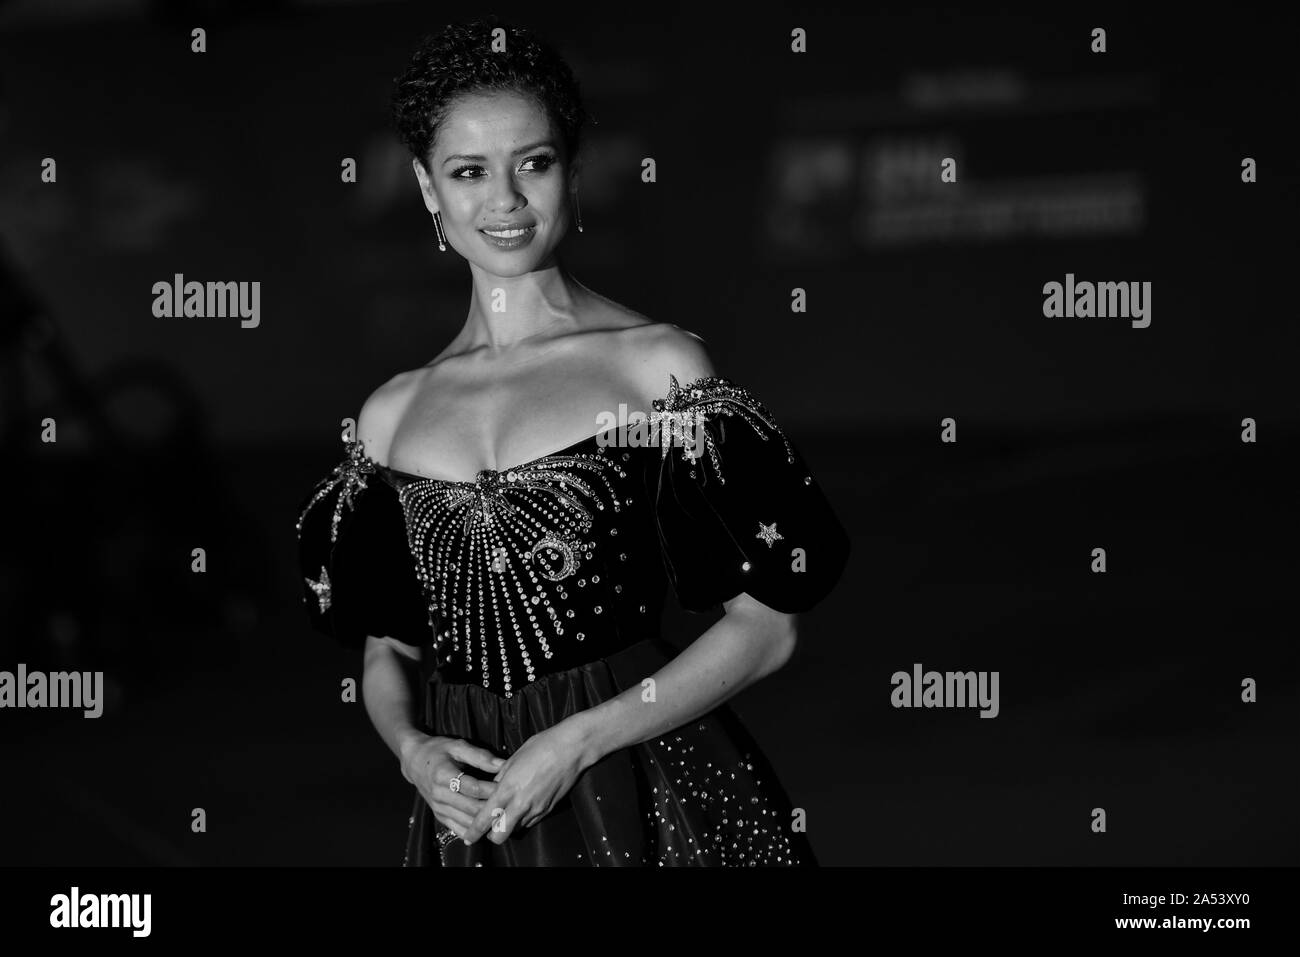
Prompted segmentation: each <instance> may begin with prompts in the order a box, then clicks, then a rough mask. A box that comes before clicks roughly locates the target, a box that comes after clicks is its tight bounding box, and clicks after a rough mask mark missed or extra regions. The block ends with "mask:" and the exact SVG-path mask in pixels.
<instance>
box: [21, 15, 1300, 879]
mask: <svg viewBox="0 0 1300 957" xmlns="http://www.w3.org/2000/svg"><path fill="white" fill-rule="evenodd" d="M857 7H858V5H853V6H852V7H850V5H844V9H837V8H836V6H835V5H834V4H815V3H811V4H810V3H799V4H788V5H785V6H784V7H782V6H779V5H770V6H766V7H762V6H759V7H755V6H746V7H743V8H741V7H737V8H736V10H735V11H734V12H732V11H727V12H725V13H724V12H722V11H719V12H710V11H707V10H701V9H700V7H699V5H696V4H664V3H656V4H653V5H650V6H648V7H646V6H637V5H627V6H621V5H609V4H564V5H553V6H548V7H545V8H542V7H538V6H536V5H523V4H498V5H496V6H494V7H493V8H492V9H491V10H487V9H474V10H470V9H467V8H463V7H453V6H447V5H441V4H429V3H382V2H345V0H339V2H329V3H325V2H288V0H285V2H278V3H276V2H271V3H251V2H218V0H209V2H175V3H171V2H169V3H162V2H157V3H145V2H126V0H78V2H59V3H44V2H39V0H20V2H14V0H9V2H3V0H0V439H2V441H0V456H2V459H0V470H2V471H0V475H2V476H3V482H4V487H5V489H6V491H7V493H8V494H6V495H5V500H6V503H7V505H8V513H7V514H6V515H5V517H4V523H3V532H0V536H2V543H3V544H2V545H0V629H2V631H0V670H10V671H12V670H15V668H16V666H17V663H19V662H24V663H26V665H27V667H28V668H29V669H31V670H36V669H48V670H56V669H67V668H76V669H83V670H96V669H102V670H104V671H105V672H106V677H107V682H108V689H107V690H108V701H107V705H106V708H105V714H104V716H103V717H101V718H99V719H98V720H85V719H83V718H81V716H80V712H67V711H57V710H16V711H10V710H5V711H0V748H2V749H3V754H4V757H5V762H4V770H3V773H0V779H2V781H3V783H2V784H0V864H28V863H36V864H144V865H149V864H266V865H278V864H346V863H360V864H378V865H393V866H395V865H397V864H399V863H400V860H401V854H402V850H403V843H404V840H405V835H406V826H407V820H406V819H407V815H408V813H409V808H410V801H411V798H412V796H413V795H412V792H411V790H410V787H409V785H407V784H406V782H405V780H404V779H403V778H402V777H401V775H400V772H399V770H398V767H397V763H396V761H395V760H394V759H393V757H392V756H391V754H390V753H389V752H388V751H387V749H386V747H385V746H384V745H383V744H382V742H381V741H380V739H379V738H378V736H377V735H376V733H375V732H374V730H373V728H372V727H371V726H370V724H369V721H368V718H367V717H366V715H365V712H364V710H363V708H362V706H361V705H359V704H357V705H344V704H341V703H340V702H339V683H340V680H341V679H342V678H344V677H346V676H354V677H356V678H358V680H359V678H360V657H359V655H356V654H349V653H347V652H344V651H341V650H339V649H337V648H335V647H334V646H332V645H331V644H330V643H329V642H328V641H327V640H326V639H324V638H322V637H320V636H318V635H316V634H315V633H314V632H311V631H310V630H309V629H308V627H307V619H306V616H305V614H304V613H303V610H302V608H301V606H300V605H299V604H298V590H297V582H296V578H297V568H296V565H295V538H294V533H293V522H294V519H295V518H296V507H297V505H298V503H299V502H300V501H301V499H302V497H303V495H304V494H305V493H306V491H307V489H308V488H309V487H310V486H311V484H312V483H313V482H315V481H316V480H317V479H319V478H321V477H323V476H324V475H325V474H327V473H328V471H329V469H330V468H332V466H333V465H334V464H335V462H336V461H337V459H338V449H339V446H338V428H339V420H340V419H342V418H343V417H345V416H354V415H355V414H356V413H357V412H358V411H359V409H360V407H361V404H362V402H363V401H364V399H365V398H366V396H367V395H368V394H369V393H370V391H371V390H373V389H374V388H375V387H376V386H377V385H379V384H380V383H381V382H383V381H384V380H386V379H387V378H389V377H390V376H392V375H393V374H395V373H396V372H398V371H401V370H404V369H408V368H412V367H414V366H417V365H422V364H424V363H425V362H427V361H428V360H429V359H430V358H432V357H433V356H434V355H435V354H436V353H437V352H438V351H439V350H440V349H441V348H442V347H443V345H445V344H446V342H447V341H448V340H449V339H450V337H451V336H452V335H453V334H454V333H455V332H456V331H457V330H458V328H459V327H460V325H461V324H462V323H463V321H464V318H465V315H466V311H467V308H468V293H469V285H468V270H467V267H466V266H465V264H464V262H463V260H461V259H460V258H459V257H457V256H455V255H454V254H452V255H439V254H438V252H437V249H436V243H435V238H434V232H433V227H432V224H431V222H430V220H429V217H428V214H427V212H426V211H425V209H424V207H423V204H422V203H421V202H420V200H419V197H418V193H417V190H416V183H415V180H414V177H413V175H412V173H411V171H410V168H409V164H408V161H407V158H406V156H405V155H404V153H403V151H402V149H401V147H400V146H399V144H398V142H397V140H396V138H395V136H394V135H393V134H392V133H391V131H390V127H389V125H388V115H387V102H388V94H389V90H390V86H391V82H392V78H393V77H395V76H396V75H397V74H398V73H399V72H400V71H401V69H402V68H403V66H404V64H405V62H406V59H407V57H408V56H409V54H410V52H411V51H412V49H413V48H414V46H415V44H416V42H417V40H418V38H419V37H420V35H421V34H422V33H425V32H429V31H433V30H437V29H440V28H441V27H442V26H443V25H444V24H445V23H447V22H450V21H452V20H457V19H473V18H476V17H479V16H482V15H484V14H486V13H488V12H495V13H497V14H499V15H500V16H502V17H503V18H505V19H507V20H512V21H515V22H519V23H522V24H525V25H528V26H531V27H533V28H535V29H537V30H539V31H541V32H542V33H543V34H544V35H545V36H546V37H548V38H549V39H550V40H551V41H552V42H554V43H555V45H556V46H557V47H558V48H559V49H560V50H561V52H562V53H563V54H564V55H565V56H566V57H567V58H568V59H569V61H570V63H571V65H572V66H573V68H574V70H575V72H576V74H577V75H578V77H579V80H580V82H581V84H582V87H583V91H584V94H585V96H586V98H587V102H588V107H589V109H590V111H591V112H592V113H593V114H594V115H595V117H596V120H597V125H596V126H595V127H593V128H592V129H591V130H590V132H589V140H588V145H589V151H588V155H587V157H586V160H585V164H586V165H585V174H584V179H583V181H582V187H581V194H580V195H581V203H582V214H583V221H584V226H585V230H586V231H585V232H584V233H583V234H581V235H578V234H575V235H573V236H572V237H571V238H570V239H569V240H568V245H567V248H566V251H565V262H566V264H567V265H568V266H569V268H571V269H572V270H573V271H574V272H575V274H576V275H577V276H578V278H580V279H581V280H582V281H583V282H584V283H585V284H587V285H588V286H590V287H592V288H593V289H595V290H597V291H598V292H600V293H602V294H604V295H606V296H609V297H611V298H613V299H615V300H617V301H619V302H622V303H624V304H626V305H628V306H630V307H632V308H634V309H636V310H638V311H640V312H643V313H645V314H646V315H648V316H650V317H652V318H656V319H662V320H669V321H672V322H675V323H677V324H679V325H681V326H683V327H685V328H687V329H690V330H693V331H695V332H697V333H699V334H700V335H702V336H703V337H704V338H705V339H706V341H707V342H708V343H709V345H710V347H711V351H712V355H713V357H714V361H715V363H716V365H717V366H718V368H719V371H720V372H721V373H722V374H724V375H728V376H730V377H732V378H734V379H735V380H737V381H738V382H741V383H742V384H745V385H748V386H749V387H750V388H752V389H754V390H755V391H756V392H757V393H758V394H759V395H760V396H761V397H763V398H764V399H765V401H767V403H768V405H769V406H770V407H771V408H772V409H773V410H774V412H775V413H776V414H777V416H778V417H779V418H780V419H781V421H782V422H783V424H784V425H785V426H786V428H787V429H788V431H790V432H791V433H792V435H793V436H794V438H795V440H796V442H797V443H798V444H799V446H800V447H801V449H802V450H803V452H804V454H805V456H806V457H807V459H808V460H809V462H810V463H811V464H812V466H813V467H814V468H815V469H816V470H817V472H818V475H819V477H820V479H821V481H822V483H823V484H824V486H825V487H826V488H827V490H828V493H829V494H830V495H831V498H832V501H833V503H834V504H835V506H836V508H837V510H838V511H839V512H840V514H841V517H842V519H843V520H844V522H845V524H846V525H847V526H848V527H849V529H850V531H851V534H852V536H853V542H854V552H853V557H852V562H851V565H850V567H849V569H848V571H847V572H846V574H845V579H844V582H843V584H842V585H841V587H840V588H839V589H838V590H837V591H836V592H835V593H834V594H833V595H832V596H831V597H830V598H829V599H828V600H827V601H826V602H825V603H824V604H823V605H822V606H820V607H819V608H818V609H816V610H815V611H814V612H813V613H812V614H810V615H809V616H808V617H807V622H806V627H805V630H804V634H805V637H804V640H803V644H802V646H801V649H800V651H799V653H798V654H797V656H796V658H795V659H794V660H793V661H792V663H791V664H790V665H789V666H788V667H787V668H786V669H784V670H783V671H781V672H779V673H778V674H776V675H774V676H772V677H771V678H769V679H768V680H767V681H765V682H762V683H760V684H759V685H757V686H755V687H753V688H751V689H748V690H746V691H745V692H743V693H742V694H741V695H740V696H738V697H737V698H735V699H734V701H733V704H734V706H735V708H736V710H737V711H738V712H739V713H740V714H741V716H742V717H743V718H744V719H745V720H746V721H747V723H748V724H749V725H750V727H751V729H752V730H753V731H754V733H755V735H756V736H757V737H758V739H759V741H760V742H761V743H762V744H763V746H764V748H765V749H766V750H767V751H768V754H769V756H770V757H771V758H772V760H773V762H774V763H775V764H776V766H777V768H778V770H779V771H780V772H781V775H782V778H783V780H784V783H785V785H786V788H787V790H788V791H789V792H790V793H791V796H792V798H793V799H794V803H795V804H796V805H798V806H801V807H804V808H806V809H807V811H808V821H809V836H810V838H811V839H812V842H813V845H814V847H815V848H816V849H817V851H818V853H819V854H820V856H821V859H822V862H823V863H826V864H1079V865H1099V864H1173V865H1181V864H1280V863H1289V864H1294V863H1296V862H1297V859H1298V858H1300V854H1298V853H1297V851H1298V850H1300V827H1298V826H1297V824H1296V821H1295V814H1294V808H1295V798H1296V788H1295V785H1296V763H1295V757H1294V754H1295V740H1296V729H1297V721H1296V713H1297V712H1296V708H1297V705H1298V704H1300V688H1298V681H1297V679H1298V677H1300V662H1298V660H1297V659H1298V655H1297V651H1296V647H1297V645H1296V637H1297V624H1296V622H1297V615H1296V602H1295V584H1296V580H1297V573H1298V572H1300V560H1298V559H1297V554H1296V531H1297V528H1300V523H1298V522H1297V518H1298V517H1300V516H1298V514H1297V512H1298V511H1300V510H1298V509H1297V504H1296V489H1297V473H1296V463H1297V460H1298V457H1297V456H1296V454H1295V453H1296V451H1297V447H1298V445H1300V399H1298V398H1297V387H1296V374H1295V363H1296V357H1297V345H1300V334H1298V333H1297V331H1296V323H1295V309H1294V291H1293V289H1292V287H1291V286H1290V282H1291V280H1292V277H1293V274H1294V269H1295V257H1296V251H1297V244H1296V242H1295V238H1294V236H1295V232H1294V230H1295V224H1296V222H1297V219H1296V212H1297V196H1298V195H1300V190H1298V188H1297V187H1298V186H1300V184H1298V183H1297V173H1296V163H1295V156H1296V153H1295V143H1294V142H1293V140H1294V137H1293V133H1292V130H1293V127H1294V119H1293V115H1294V112H1295V108H1296V95H1295V94H1296V81H1295V73H1294V66H1293V63H1294V54H1293V53H1292V52H1291V51H1290V50H1288V49H1286V46H1287V45H1288V44H1291V43H1293V41H1294V36H1295V27H1296V23H1295V20H1294V15H1292V14H1283V13H1281V12H1280V11H1279V12H1276V13H1274V14H1273V15H1272V19H1261V18H1260V17H1258V16H1256V15H1254V14H1248V13H1246V12H1242V14H1241V16H1240V17H1239V18H1238V19H1236V20H1229V19H1227V18H1215V19H1213V20H1209V19H1204V18H1202V19H1196V20H1188V21H1186V22H1178V21H1175V20H1173V19H1172V17H1171V15H1170V14H1169V12H1168V11H1165V12H1164V13H1162V14H1161V15H1160V16H1159V17H1151V18H1144V17H1143V16H1141V15H1136V14H1134V13H1132V12H1131V11H1127V12H1125V11H1110V10H1107V9H1105V8H1103V7H1099V6H1095V5H1091V4H1090V5H1088V6H1087V7H1086V9H1081V10H1080V12H1078V13H1077V14H1075V13H1063V12H1050V13H1048V12H1043V11H1042V10H1041V9H1040V11H1039V12H1038V13H1036V14H1032V15H1031V14H1016V15H1013V14H1011V13H1008V12H1005V11H1001V10H997V11H987V12H982V13H980V12H974V11H967V12H955V11H953V10H950V9H945V8H944V7H941V6H920V5H916V4H907V5H897V6H894V5H887V6H879V5H872V6H871V7H870V12H869V13H868V12H864V11H866V9H867V8H866V7H865V6H864V7H861V8H860V9H859V8H857ZM850 10H852V12H850ZM196 26H202V27H204V28H205V29H206V30H207V34H208V37H207V42H208V52H207V53H205V54H203V55H196V54H192V53H191V52H190V30H191V29H192V28H193V27H196ZM795 27H802V28H804V29H806V30H807V32H808V50H809V52H808V53H807V54H804V55H794V54H792V53H791V52H790V49H789V48H790V31H791V30H792V29H793V28H795ZM1094 27H1104V28H1105V29H1106V31H1107V42H1108V50H1107V52H1106V53H1105V54H1094V53H1091V52H1090V50H1089V47H1090V42H1091V41H1090V32H1091V30H1092V29H1093V28H1094ZM645 156H653V157H654V158H655V159H656V161H657V163H658V177H659V178H658V182H657V183H655V184H644V183H642V182H641V180H640V160H641V158H642V157H645ZM946 156H951V157H955V158H956V159H957V161H958V172H959V182H958V183H957V184H949V185H944V184H940V183H939V182H938V181H937V177H936V175H935V173H936V170H937V169H938V163H939V160H940V159H941V158H942V157H946ZM1247 156H1249V157H1254V158H1255V160H1256V161H1257V163H1258V169H1259V182H1258V183H1256V184H1253V185H1246V184H1243V183H1242V182H1241V176H1240V170H1241V161H1242V158H1243V157H1247ZM46 157H51V158H53V159H55V160H56V161H57V163H58V179H57V182H56V183H43V182H42V181H41V175H40V174H41V164H42V161H43V159H44V158H46ZM345 157H353V158H355V159H356V160H357V163H358V173H359V181H358V182H357V183H356V184H344V183H341V182H340V175H339V174H340V163H341V162H342V160H343V158H345ZM175 273H183V274H185V276H186V278H193V279H198V280H200V281H207V280H235V281H254V280H256V281H260V282H261V284H262V287H261V288H262V299H261V311H262V317H261V324H260V325H259V326H258V327H257V328H253V329H245V328H241V327H240V324H239V322H238V320H236V319H189V320H184V319H159V318H155V317H154V316H153V314H152V303H153V294H152V291H151V290H152V286H153V284H154V283H155V282H159V281H165V282H169V281H170V280H171V278H172V276H173V275H174V274H175ZM1067 273H1073V274H1074V275H1075V277H1076V279H1078V280H1090V281H1136V282H1142V281H1150V282H1151V283H1152V284H1153V294H1152V300H1151V305H1152V321H1151V325H1150V327H1149V328H1145V329H1136V328H1132V327H1131V326H1130V323H1129V322H1128V321H1127V320H1120V319H1047V318H1044V316H1043V314H1042V300H1043V292H1042V287H1043V284H1044V283H1047V282H1051V281H1057V282H1063V281H1064V279H1065V275H1066V274H1067ZM795 287H800V288H803V289H805V290H806V291H807V296H808V310H807V312H806V313H792V312H791V310H790V292H791V290H792V289H793V288H795ZM949 416H951V417H954V418H955V419H956V421H957V430H958V438H959V441H958V443H957V444H955V445H951V444H942V443H941V442H940V441H939V431H940V421H941V420H942V419H944V418H945V417H949ZM46 417H50V418H53V419H54V420H56V422H57V426H58V442H57V444H46V443H42V442H41V441H40V431H41V428H42V421H43V420H44V419H45V418H46ZM1246 417H1250V418H1253V419H1255V420H1256V421H1257V422H1258V429H1259V441H1258V442H1257V443H1255V444H1246V443H1243V442H1241V441H1240V432H1241V423H1242V419H1243V418H1246ZM196 546H201V547H204V548H206V549H207V554H208V563H209V564H208V571H207V573H206V574H202V575H196V574H193V573H191V572H190V552H191V549H192V548H194V547H196ZM1098 546H1101V547H1105V548H1106V549H1107V552H1108V562H1109V571H1108V572H1107V573H1106V574H1105V575H1095V574H1093V573H1091V572H1090V570H1089V565H1090V561H1091V557H1090V552H1091V550H1092V549H1093V548H1094V547H1098ZM710 621H711V619H700V618H696V617H688V616H682V615H680V614H679V615H674V616H672V617H670V619H669V620H668V622H667V628H668V629H669V633H670V634H671V635H672V637H673V638H674V639H675V640H678V641H679V642H685V641H689V640H690V638H692V637H693V636H694V635H695V634H697V633H698V632H699V631H701V630H703V628H704V627H706V626H707V624H709V623H710ZM915 662H920V663H922V664H923V666H924V667H925V668H927V669H936V670H941V671H942V670H966V669H974V670H997V671H999V672H1000V675H1001V714H1000V716H999V717H998V718H997V719H995V720H982V719H980V718H979V717H978V714H977V713H976V712H975V711H973V710H972V711H961V710H895V709H893V708H892V707H891V706H890V704H889V700H890V692H891V690H892V688H891V685H890V676H891V675H892V674H893V673H894V672H895V671H898V670H904V671H910V670H911V667H912V665H913V663H915ZM1246 677H1251V678H1254V679H1256V680H1257V681H1258V683H1259V688H1260V694H1259V702H1258V703H1256V704H1252V705H1245V704H1242V703H1241V701H1240V683H1241V681H1242V680H1243V678H1246ZM195 807H203V808H205V809H206V811H207V813H208V824H209V831H208V833H206V834H198V835H196V834H192V833H191V832H190V812H191V809H192V808H195ZM1094 807H1104V808H1106V810H1107V813H1108V832H1107V833H1106V834H1104V835H1098V834H1094V833H1092V832H1091V831H1090V829H1089V824H1090V817H1089V815H1090V812H1091V810H1092V808H1094Z"/></svg>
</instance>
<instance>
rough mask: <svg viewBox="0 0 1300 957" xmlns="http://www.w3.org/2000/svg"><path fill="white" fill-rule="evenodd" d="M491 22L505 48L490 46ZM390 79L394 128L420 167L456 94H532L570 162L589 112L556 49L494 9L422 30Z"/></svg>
mask: <svg viewBox="0 0 1300 957" xmlns="http://www.w3.org/2000/svg"><path fill="white" fill-rule="evenodd" d="M498 27H499V28H501V29H503V30H504V31H505V50H504V51H502V52H500V53H494V52H493V50H492V31H493V30H495V29H497V28H498ZM394 82H395V83H396V88H395V89H394V90H393V98H392V107H393V121H394V123H395V125H396V127H397V135H398V137H400V139H401V141H402V143H403V144H404V145H405V146H406V148H407V149H409V150H410V151H411V154H412V155H413V156H414V157H415V158H416V159H417V160H419V161H420V165H421V166H423V167H424V168H425V170H428V169H429V154H430V152H431V151H432V149H433V142H434V137H435V136H436V135H437V133H438V127H439V125H440V124H441V123H442V122H443V121H444V120H445V119H446V117H447V113H448V112H449V111H450V109H451V107H452V104H453V102H454V100H455V99H456V97H458V96H461V95H464V94H469V93H478V92H490V91H511V92H516V93H520V94H522V95H525V96H530V97H532V98H534V99H535V100H537V101H538V102H539V103H540V104H541V105H542V106H543V107H544V108H545V109H546V111H547V113H548V114H549V116H550V118H551V122H552V124H553V125H554V126H555V127H556V128H557V129H558V130H559V133H560V137H561V138H562V139H563V141H564V146H565V150H566V152H567V153H568V156H569V159H570V161H572V160H573V159H575V158H576V157H577V155H578V150H579V148H580V147H581V145H582V130H583V127H584V126H585V125H586V124H587V122H588V121H589V119H590V117H589V115H588V113H587V111H586V109H585V108H584V107H583V105H582V95H581V93H580V92H579V89H578V82H577V80H575V79H574V77H573V72H572V71H571V70H570V69H569V66H568V64H567V63H565V62H564V60H563V59H561V57H560V55H559V54H558V53H556V52H555V50H553V49H552V48H551V47H550V46H548V45H547V44H546V43H544V42H543V41H542V40H541V39H539V38H538V37H537V35H536V34H534V33H533V32H532V31H531V30H528V29H527V28H524V27H515V26H511V25H509V24H507V23H503V22H501V21H500V20H499V19H498V18H497V17H496V16H495V15H494V16H491V17H489V18H487V19H483V20H475V21H473V22H470V23H453V24H449V25H448V26H447V27H446V28H445V29H444V30H443V31H442V33H439V34H436V35H430V36H426V37H424V39H422V40H421V41H420V46H419V47H418V48H417V49H416V51H415V53H414V54H413V55H412V56H411V61H410V63H409V64H408V65H407V68H406V72H404V73H403V74H402V75H401V76H400V77H397V78H396V79H395V80H394ZM591 121H592V122H594V120H591Z"/></svg>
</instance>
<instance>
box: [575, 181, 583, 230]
mask: <svg viewBox="0 0 1300 957" xmlns="http://www.w3.org/2000/svg"><path fill="white" fill-rule="evenodd" d="M573 218H574V219H576V220H577V221H578V232H582V210H580V209H579V208H578V191H577V190H576V189H575V190H574V191H573Z"/></svg>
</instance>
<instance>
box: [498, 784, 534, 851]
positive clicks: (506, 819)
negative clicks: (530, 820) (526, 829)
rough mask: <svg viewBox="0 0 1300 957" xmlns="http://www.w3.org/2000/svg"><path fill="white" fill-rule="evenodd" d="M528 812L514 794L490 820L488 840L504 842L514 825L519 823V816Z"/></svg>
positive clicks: (512, 831) (512, 830)
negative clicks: (502, 809)
mask: <svg viewBox="0 0 1300 957" xmlns="http://www.w3.org/2000/svg"><path fill="white" fill-rule="evenodd" d="M527 813H529V810H528V808H527V807H526V806H525V805H524V802H523V801H522V800H520V798H519V797H518V796H517V795H516V796H515V798H514V799H513V800H511V801H510V803H509V804H507V805H506V808H505V810H504V811H503V812H502V813H501V814H498V815H496V816H495V818H494V819H493V821H492V830H491V831H489V832H488V840H489V841H491V842H492V843H493V844H504V843H505V842H506V838H508V837H510V835H511V834H512V833H514V829H515V827H516V826H517V825H518V824H519V820H520V818H522V817H523V816H524V815H525V814H527Z"/></svg>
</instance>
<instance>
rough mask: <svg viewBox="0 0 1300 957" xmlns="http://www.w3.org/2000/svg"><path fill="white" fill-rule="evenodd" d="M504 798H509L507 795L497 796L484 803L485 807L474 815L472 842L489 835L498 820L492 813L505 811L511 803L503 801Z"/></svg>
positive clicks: (471, 833)
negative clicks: (493, 824) (497, 810)
mask: <svg viewBox="0 0 1300 957" xmlns="http://www.w3.org/2000/svg"><path fill="white" fill-rule="evenodd" d="M503 797H507V795H502V794H497V795H494V796H493V797H492V799H491V800H488V801H484V802H483V806H482V807H481V808H480V809H479V811H478V813H477V814H476V815H474V822H473V823H472V824H471V825H470V830H469V838H470V841H471V842H472V841H477V840H478V839H479V838H481V837H483V836H484V835H485V834H488V833H489V829H490V828H491V827H492V823H493V822H494V821H495V820H496V817H495V816H494V815H493V814H492V812H493V811H495V810H496V809H498V808H501V809H502V810H504V808H505V806H506V804H508V803H509V801H503V800H502V798H503Z"/></svg>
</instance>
